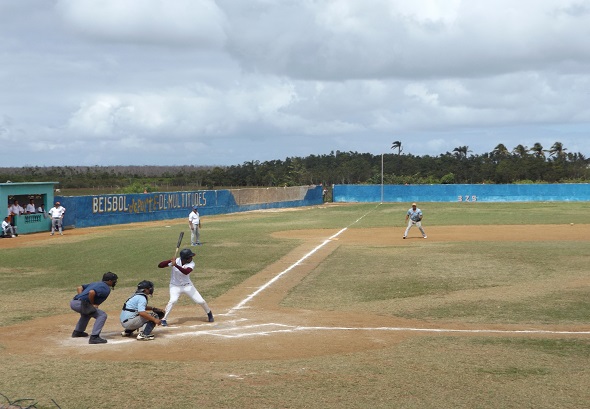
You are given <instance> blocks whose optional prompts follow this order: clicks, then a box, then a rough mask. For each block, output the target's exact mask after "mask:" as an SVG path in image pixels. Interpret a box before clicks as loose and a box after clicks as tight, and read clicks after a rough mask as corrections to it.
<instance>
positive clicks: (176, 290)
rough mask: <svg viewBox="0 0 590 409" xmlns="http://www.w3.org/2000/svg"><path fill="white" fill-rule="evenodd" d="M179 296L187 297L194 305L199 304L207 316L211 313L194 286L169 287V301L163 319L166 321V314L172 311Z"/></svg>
mask: <svg viewBox="0 0 590 409" xmlns="http://www.w3.org/2000/svg"><path fill="white" fill-rule="evenodd" d="M181 294H186V295H188V296H189V297H190V298H191V299H192V300H193V301H194V302H195V303H197V304H199V305H200V306H201V307H202V308H203V310H205V312H206V313H207V314H209V313H210V312H211V308H209V306H208V305H207V303H206V302H205V299H204V298H203V297H202V296H201V294H199V292H198V291H197V289H196V288H195V286H194V285H191V284H189V285H170V301H168V304H167V305H166V313H165V314H164V318H163V319H168V314H170V311H172V307H174V304H176V302H177V301H178V299H179V298H180V295H181Z"/></svg>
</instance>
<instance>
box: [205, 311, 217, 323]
mask: <svg viewBox="0 0 590 409" xmlns="http://www.w3.org/2000/svg"><path fill="white" fill-rule="evenodd" d="M207 317H208V318H209V322H214V321H215V320H214V319H213V313H212V312H211V311H209V312H208V313H207Z"/></svg>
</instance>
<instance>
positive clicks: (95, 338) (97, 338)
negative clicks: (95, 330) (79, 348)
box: [88, 335, 107, 344]
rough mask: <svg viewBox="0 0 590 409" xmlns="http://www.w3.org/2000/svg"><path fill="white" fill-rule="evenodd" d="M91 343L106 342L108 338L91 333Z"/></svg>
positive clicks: (89, 341)
mask: <svg viewBox="0 0 590 409" xmlns="http://www.w3.org/2000/svg"><path fill="white" fill-rule="evenodd" d="M88 343H89V344H106V343H107V340H106V339H104V338H101V337H100V335H91V336H90V339H89V340H88Z"/></svg>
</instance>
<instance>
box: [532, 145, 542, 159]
mask: <svg viewBox="0 0 590 409" xmlns="http://www.w3.org/2000/svg"><path fill="white" fill-rule="evenodd" d="M530 151H531V152H533V155H534V156H535V157H537V158H543V159H545V152H546V151H545V150H543V145H541V144H540V143H539V142H535V144H534V145H533V147H532V148H531V149H530Z"/></svg>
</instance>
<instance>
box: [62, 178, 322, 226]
mask: <svg viewBox="0 0 590 409" xmlns="http://www.w3.org/2000/svg"><path fill="white" fill-rule="evenodd" d="M55 201H59V202H60V203H61V205H62V206H63V207H65V209H66V213H65V215H64V221H63V224H64V226H66V227H93V226H106V225H112V224H125V223H137V222H147V221H156V220H168V219H179V218H187V219H188V215H189V213H190V212H191V210H192V208H193V206H198V208H199V214H200V215H201V216H207V215H217V214H225V213H236V212H244V211H249V210H260V209H276V208H289V207H300V206H312V205H317V204H322V203H323V198H322V187H321V186H316V187H310V188H309V189H307V191H306V193H305V194H304V195H303V196H302V197H301V199H299V200H289V201H277V202H270V203H252V204H238V203H237V202H236V199H235V197H234V194H233V193H232V192H231V191H230V190H199V191H188V192H158V193H142V194H112V195H97V196H56V197H55Z"/></svg>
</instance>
